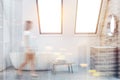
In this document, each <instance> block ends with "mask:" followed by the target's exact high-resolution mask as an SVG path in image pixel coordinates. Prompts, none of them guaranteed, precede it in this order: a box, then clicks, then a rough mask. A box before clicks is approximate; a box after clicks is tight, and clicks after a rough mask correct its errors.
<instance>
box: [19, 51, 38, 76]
mask: <svg viewBox="0 0 120 80" xmlns="http://www.w3.org/2000/svg"><path fill="white" fill-rule="evenodd" d="M34 58H35V54H34V53H33V52H29V53H26V60H25V62H23V63H22V64H21V66H20V67H19V69H18V74H19V75H21V74H22V69H23V67H25V65H26V64H28V63H29V62H30V63H31V65H30V66H31V75H32V76H37V74H36V72H35V64H34V60H35V59H34Z"/></svg>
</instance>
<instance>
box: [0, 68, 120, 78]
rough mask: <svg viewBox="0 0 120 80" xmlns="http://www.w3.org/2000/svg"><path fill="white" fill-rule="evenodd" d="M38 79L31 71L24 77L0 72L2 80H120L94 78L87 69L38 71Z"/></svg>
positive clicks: (25, 73)
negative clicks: (32, 75) (72, 71)
mask: <svg viewBox="0 0 120 80" xmlns="http://www.w3.org/2000/svg"><path fill="white" fill-rule="evenodd" d="M37 73H38V75H39V76H38V77H31V76H30V73H29V71H24V72H23V75H22V76H19V77H18V76H17V75H16V71H15V69H13V68H10V69H8V70H6V71H4V72H0V80H120V79H118V78H113V77H106V78H105V77H93V76H90V75H89V73H88V71H87V70H86V69H82V68H78V69H74V73H69V72H67V71H58V72H56V74H53V73H52V72H51V71H37Z"/></svg>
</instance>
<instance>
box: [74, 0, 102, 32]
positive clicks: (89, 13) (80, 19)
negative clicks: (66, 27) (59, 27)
mask: <svg viewBox="0 0 120 80" xmlns="http://www.w3.org/2000/svg"><path fill="white" fill-rule="evenodd" d="M101 1H102V0H92V1H91V0H78V5H77V18H76V30H75V31H76V32H75V33H95V32H96V28H97V22H98V16H99V12H100V7H101Z"/></svg>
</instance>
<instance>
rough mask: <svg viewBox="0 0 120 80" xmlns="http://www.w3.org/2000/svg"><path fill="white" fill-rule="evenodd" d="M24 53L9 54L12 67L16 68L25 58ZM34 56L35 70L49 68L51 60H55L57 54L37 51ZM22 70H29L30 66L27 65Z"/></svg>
mask: <svg viewBox="0 0 120 80" xmlns="http://www.w3.org/2000/svg"><path fill="white" fill-rule="evenodd" d="M24 55H25V54H24V53H19V52H13V53H11V54H10V59H11V62H12V65H13V66H14V68H16V69H18V67H19V66H20V64H21V63H22V62H23V61H24V60H25V56H24ZM35 57H36V60H35V64H36V65H35V69H36V70H49V69H51V62H53V61H55V59H56V57H57V54H55V53H39V52H37V53H36V56H35ZM23 70H30V66H29V65H27V66H26V67H25V68H24V69H23Z"/></svg>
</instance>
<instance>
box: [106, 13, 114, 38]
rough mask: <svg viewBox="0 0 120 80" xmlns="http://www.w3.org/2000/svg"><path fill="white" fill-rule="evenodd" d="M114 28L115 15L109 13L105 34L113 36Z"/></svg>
mask: <svg viewBox="0 0 120 80" xmlns="http://www.w3.org/2000/svg"><path fill="white" fill-rule="evenodd" d="M115 29H116V17H115V16H114V15H109V16H108V23H107V35H108V36H114V33H115Z"/></svg>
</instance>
